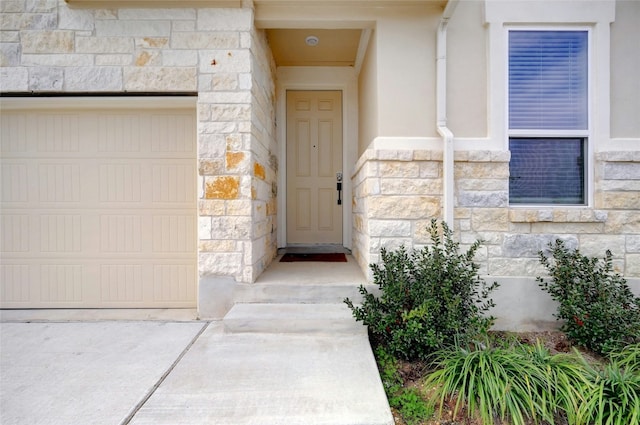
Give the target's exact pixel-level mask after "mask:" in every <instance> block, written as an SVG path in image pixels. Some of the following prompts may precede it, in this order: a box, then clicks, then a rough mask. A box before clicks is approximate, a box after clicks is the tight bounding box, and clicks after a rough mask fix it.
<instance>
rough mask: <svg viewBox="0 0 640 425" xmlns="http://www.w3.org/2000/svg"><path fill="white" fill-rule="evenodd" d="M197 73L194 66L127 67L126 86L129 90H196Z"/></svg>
mask: <svg viewBox="0 0 640 425" xmlns="http://www.w3.org/2000/svg"><path fill="white" fill-rule="evenodd" d="M196 74H197V73H196V69H195V68H193V67H185V68H167V67H144V68H125V70H124V88H125V90H127V91H195V90H196V87H197V77H196Z"/></svg>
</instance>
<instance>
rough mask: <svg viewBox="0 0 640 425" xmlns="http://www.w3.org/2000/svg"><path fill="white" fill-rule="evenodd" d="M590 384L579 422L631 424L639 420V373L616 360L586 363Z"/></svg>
mask: <svg viewBox="0 0 640 425" xmlns="http://www.w3.org/2000/svg"><path fill="white" fill-rule="evenodd" d="M585 367H586V368H587V371H588V374H589V379H590V380H591V382H592V385H591V386H588V387H585V391H584V398H585V401H584V403H583V404H582V405H581V406H580V407H579V409H578V412H577V413H578V423H581V424H604V425H628V424H637V423H640V373H638V371H637V370H635V371H634V370H632V369H631V368H626V367H622V366H621V365H620V364H619V363H617V362H616V361H613V362H611V363H610V364H607V365H605V366H604V368H602V369H598V368H595V367H590V366H588V365H586V363H585Z"/></svg>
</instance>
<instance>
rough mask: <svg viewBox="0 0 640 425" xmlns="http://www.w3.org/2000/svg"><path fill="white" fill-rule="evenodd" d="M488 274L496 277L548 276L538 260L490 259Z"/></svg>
mask: <svg viewBox="0 0 640 425" xmlns="http://www.w3.org/2000/svg"><path fill="white" fill-rule="evenodd" d="M487 272H488V274H490V275H491V277H492V278H493V277H494V276H496V277H497V276H546V274H547V271H546V270H545V269H544V267H543V266H542V265H541V264H540V263H539V261H538V259H537V258H489V259H488V260H487Z"/></svg>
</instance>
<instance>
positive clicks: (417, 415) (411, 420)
mask: <svg viewBox="0 0 640 425" xmlns="http://www.w3.org/2000/svg"><path fill="white" fill-rule="evenodd" d="M375 357H376V362H377V363H378V370H379V372H380V378H381V380H382V385H383V387H384V391H385V393H386V395H387V399H388V400H389V406H391V407H393V408H394V409H396V410H397V411H398V413H400V415H401V416H402V418H403V419H404V421H405V422H406V423H407V424H408V425H413V424H417V423H419V422H420V421H422V420H425V419H428V418H430V417H431V416H433V412H434V409H433V406H432V405H431V404H429V403H427V401H426V400H424V399H423V397H422V395H421V394H420V392H419V391H418V390H417V389H416V388H409V389H406V388H404V386H403V385H404V382H403V379H402V377H401V376H400V371H399V362H398V360H397V359H396V358H395V357H393V356H392V355H391V354H389V353H388V352H387V351H386V350H385V349H384V348H383V347H377V348H376V349H375Z"/></svg>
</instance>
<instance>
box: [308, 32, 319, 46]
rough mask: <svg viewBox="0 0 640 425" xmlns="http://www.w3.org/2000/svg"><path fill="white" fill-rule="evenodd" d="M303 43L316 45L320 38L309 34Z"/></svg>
mask: <svg viewBox="0 0 640 425" xmlns="http://www.w3.org/2000/svg"><path fill="white" fill-rule="evenodd" d="M304 42H305V43H307V46H312V47H313V46H317V45H318V43H319V42H320V39H319V38H318V37H316V36H315V35H310V36H309V37H307V38H306V39H305V40H304Z"/></svg>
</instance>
